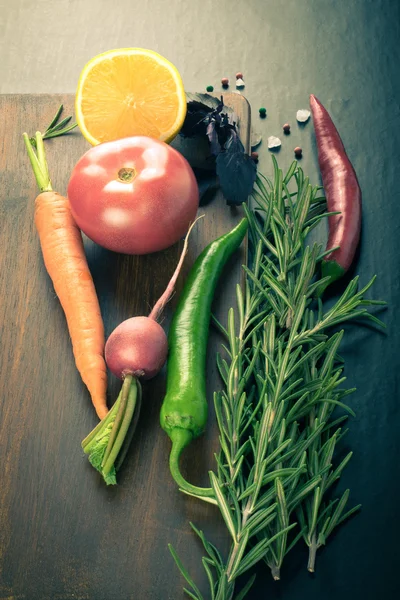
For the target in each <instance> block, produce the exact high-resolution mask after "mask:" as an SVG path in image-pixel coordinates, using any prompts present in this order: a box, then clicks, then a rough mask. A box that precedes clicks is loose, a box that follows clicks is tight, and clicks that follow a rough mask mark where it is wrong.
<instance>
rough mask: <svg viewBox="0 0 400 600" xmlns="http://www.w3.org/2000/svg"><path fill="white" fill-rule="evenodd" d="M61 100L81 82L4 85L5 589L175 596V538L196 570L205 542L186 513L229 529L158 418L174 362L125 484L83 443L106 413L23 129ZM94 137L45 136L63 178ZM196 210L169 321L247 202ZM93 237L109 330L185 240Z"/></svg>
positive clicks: (124, 474) (112, 386)
mask: <svg viewBox="0 0 400 600" xmlns="http://www.w3.org/2000/svg"><path fill="white" fill-rule="evenodd" d="M225 102H226V103H227V104H228V105H230V106H232V108H234V110H235V112H236V113H237V115H238V117H239V127H240V133H241V137H242V140H243V143H244V145H245V146H246V147H247V148H249V141H250V137H249V134H250V130H249V127H250V110H249V105H248V103H247V102H246V100H245V99H244V98H243V97H242V96H240V95H237V94H227V95H226V96H225ZM60 103H63V104H64V106H65V114H71V112H72V110H73V96H72V95H64V96H55V95H46V94H44V95H36V96H35V95H29V94H27V95H8V96H7V95H6V96H2V97H0V115H1V123H0V130H1V129H2V127H5V125H6V123H7V129H8V130H9V131H12V132H13V135H12V136H10V137H7V138H6V139H4V140H3V148H2V152H1V155H0V170H1V172H2V174H3V182H2V193H1V203H0V215H1V221H0V236H1V244H2V248H3V251H2V252H1V255H0V273H1V278H0V297H1V298H2V306H1V313H0V331H1V345H2V352H1V354H0V397H1V398H2V404H1V409H0V410H1V412H0V444H1V446H0V447H1V452H0V457H1V464H2V465H3V472H2V477H1V486H0V574H1V578H0V598H1V599H5V598H9V599H11V598H12V599H15V600H20V599H26V600H58V599H60V600H61V599H63V600H66V599H74V600H84V599H88V600H114V599H115V600H117V599H118V600H120V599H123V600H125V599H128V598H129V599H131V598H132V599H139V598H149V599H150V598H154V599H158V598H171V599H176V598H180V597H181V596H182V591H181V590H182V581H181V578H180V576H179V573H178V571H177V570H175V566H174V563H173V559H172V557H171V555H170V553H169V551H168V548H167V544H168V543H169V542H171V543H172V544H173V545H174V546H175V548H176V550H177V551H178V552H179V553H180V554H182V555H183V556H184V557H185V563H186V564H187V567H188V568H189V569H190V570H191V571H192V572H195V573H196V572H199V576H200V578H201V577H202V573H201V550H200V547H199V546H198V545H197V544H196V543H194V540H193V539H191V538H192V536H193V532H192V531H191V529H190V527H189V524H188V522H189V520H192V521H194V522H196V523H198V524H199V526H201V527H202V528H203V529H204V530H205V531H208V532H209V533H212V537H213V539H214V540H215V542H216V543H217V544H218V545H219V546H220V547H222V548H224V547H225V545H226V542H227V538H226V533H225V530H224V526H223V525H222V523H221V520H220V517H219V513H218V512H217V510H216V509H215V508H214V507H213V506H211V505H209V504H206V503H202V502H201V501H198V500H195V499H191V498H190V497H188V496H184V495H183V494H182V493H180V492H179V491H178V489H177V486H176V484H175V483H174V482H173V480H172V478H171V476H170V474H169V469H168V454H169V449H170V440H169V438H168V437H167V436H166V434H165V433H164V432H163V431H162V430H161V428H160V425H159V411H160V406H161V402H162V399H163V395H164V390H165V368H164V369H163V371H162V373H161V374H160V375H158V376H157V377H156V378H155V379H154V380H152V381H149V382H146V383H144V386H143V405H142V411H141V415H140V420H139V425H138V428H137V431H136V434H135V438H134V442H133V444H132V446H131V449H130V451H129V454H128V457H127V459H126V461H125V465H124V466H123V468H122V469H121V471H120V473H119V477H118V479H119V485H118V486H116V487H114V486H112V487H107V486H106V485H105V484H104V483H103V482H102V480H101V478H100V476H99V474H98V473H97V472H96V471H95V470H94V469H93V468H92V467H91V466H90V464H89V462H88V460H87V458H86V457H85V455H84V453H83V451H82V449H81V447H80V443H81V440H82V439H83V437H85V436H86V435H87V433H89V431H91V429H92V428H93V427H94V425H95V424H96V423H97V417H96V415H95V412H94V410H93V408H92V406H91V403H90V399H89V395H88V393H87V391H86V388H85V386H84V384H83V383H82V382H81V379H80V376H79V374H78V372H77V370H76V368H75V365H74V360H73V355H72V350H71V344H70V340H69V335H68V331H67V327H66V323H65V319H64V315H63V312H62V309H61V306H60V304H59V302H58V299H57V297H56V296H55V293H54V290H53V287H52V284H51V280H50V278H49V277H48V275H47V273H46V271H45V268H44V265H43V261H42V256H41V252H40V247H39V241H38V236H37V234H36V230H35V226H34V223H33V210H34V198H35V196H36V193H37V192H36V183H35V180H34V177H33V173H32V172H31V170H30V167H29V161H28V158H27V155H26V153H25V149H24V143H23V139H22V132H23V131H25V130H26V129H28V130H30V132H31V133H32V132H34V131H35V130H36V129H37V128H43V126H44V125H46V124H47V123H49V122H50V120H51V118H52V116H53V114H54V113H55V111H56V109H57V108H58V106H59V104H60ZM174 145H175V146H176V147H179V148H180V150H181V151H182V152H183V153H184V154H186V156H187V157H188V158H190V159H191V160H192V162H195V159H196V155H198V148H197V146H198V144H197V143H196V144H194V145H193V144H191V143H190V142H189V143H184V142H182V139H177V140H176V141H174ZM88 148H89V146H88V144H87V142H86V141H85V140H84V139H83V137H82V136H81V135H80V134H79V133H78V132H75V133H73V134H71V135H70V136H68V137H64V138H59V139H56V140H51V141H49V142H46V150H47V156H48V163H49V170H50V174H51V177H52V183H53V188H54V189H56V190H58V191H60V193H65V190H66V186H67V182H68V178H69V174H70V172H71V170H72V168H73V166H74V164H75V162H76V161H77V160H78V158H79V157H80V156H81V155H82V154H83V152H84V151H85V150H87V149H88ZM199 214H204V215H205V218H204V219H202V220H201V221H199V223H198V225H197V226H196V227H195V229H194V230H193V232H192V235H191V238H190V244H189V252H188V255H187V257H186V260H185V264H184V268H183V272H182V275H181V277H180V279H179V282H178V284H177V288H176V294H175V296H174V297H173V298H172V300H171V301H170V302H169V304H168V305H167V308H166V311H165V315H164V320H163V325H164V326H165V327H166V328H167V327H168V323H169V320H170V317H171V314H172V312H173V310H174V307H175V306H176V302H177V300H178V297H179V293H180V291H181V289H182V283H183V281H184V278H185V276H186V275H187V273H188V270H189V268H190V266H191V265H192V264H193V262H194V260H195V258H196V257H197V255H198V254H199V253H200V251H201V250H202V249H203V248H204V247H205V246H206V245H207V244H208V243H209V242H210V241H211V240H212V239H215V238H216V237H218V236H219V235H222V234H223V233H225V232H227V231H229V229H230V228H231V227H232V226H233V225H234V223H236V222H237V221H238V218H239V216H240V215H241V209H238V208H229V207H228V206H227V205H226V203H225V201H224V198H223V197H222V195H220V194H219V195H217V196H216V198H215V200H214V201H213V202H212V203H210V204H208V205H207V206H204V207H201V208H200V209H199ZM85 248H86V252H87V257H88V261H89V265H90V268H91V270H92V274H93V278H94V282H95V286H96V289H97V292H98V296H99V301H100V306H101V311H102V314H103V318H104V324H105V330H106V335H108V334H109V333H111V331H112V330H113V329H114V327H115V326H116V325H117V324H118V323H119V322H121V321H122V320H124V319H126V318H128V317H130V316H134V315H142V314H143V315H145V314H148V313H149V309H150V307H151V306H152V305H153V304H154V302H155V301H156V300H157V298H158V297H159V296H160V295H161V293H162V291H163V290H164V289H165V287H166V285H167V282H168V281H169V278H170V276H171V275H172V273H173V271H174V269H175V265H176V263H177V260H178V257H179V255H180V251H181V248H182V243H178V244H176V245H175V246H174V247H172V248H170V249H168V250H167V251H165V252H159V253H156V254H152V255H148V256H140V257H134V256H124V255H119V254H116V253H113V252H109V251H106V250H104V249H102V248H100V247H98V246H97V245H95V244H94V243H92V242H90V241H89V240H87V239H85ZM11 249H12V250H11ZM4 250H5V251H4ZM244 257H245V246H243V248H242V249H241V250H240V251H239V252H237V253H236V255H235V256H234V257H233V259H232V260H231V262H230V263H229V264H228V265H227V267H226V270H225V274H224V276H223V278H222V279H221V284H220V286H219V289H218V291H217V294H216V302H215V307H214V309H215V312H216V313H217V314H218V316H219V318H221V319H222V320H223V321H225V322H226V316H227V311H228V308H229V306H231V304H232V302H233V299H234V286H235V285H236V281H239V279H240V273H241V266H240V265H241V264H242V262H244ZM219 342H221V340H220V339H218V336H217V334H216V333H214V334H211V337H210V347H209V349H210V351H209V359H208V371H207V384H208V392H209V397H210V398H212V392H213V390H215V389H217V387H218V386H219V385H220V384H219V379H218V376H217V373H216V365H215V351H216V349H217V347H218V343H219ZM119 388H120V382H119V380H117V379H116V378H115V377H114V376H112V375H110V376H109V401H110V402H113V401H114V400H115V398H116V396H117V393H118V391H119ZM211 404H212V402H210V405H211ZM211 413H212V409H211V406H210V418H209V427H208V429H207V432H206V434H205V435H203V436H202V437H201V438H200V439H198V440H196V441H195V442H194V443H193V444H192V445H191V446H190V447H189V448H188V449H187V451H186V452H185V454H184V461H183V470H184V472H185V473H186V474H187V476H188V478H189V480H190V481H192V482H193V483H197V484H204V485H207V484H208V476H207V472H208V470H209V469H210V468H212V466H213V452H215V451H216V450H217V438H216V435H215V433H216V430H215V424H214V421H215V420H214V418H213V417H212V414H211ZM160 564H162V565H163V568H162V569H161V568H159V565H160Z"/></svg>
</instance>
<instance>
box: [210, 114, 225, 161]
mask: <svg viewBox="0 0 400 600" xmlns="http://www.w3.org/2000/svg"><path fill="white" fill-rule="evenodd" d="M206 133H207V137H208V141H209V142H210V151H211V154H214V156H217V155H218V154H219V153H220V152H221V150H222V148H221V145H220V143H219V139H218V131H217V127H216V122H215V120H214V119H213V120H212V121H210V122H209V123H208V125H207V132H206Z"/></svg>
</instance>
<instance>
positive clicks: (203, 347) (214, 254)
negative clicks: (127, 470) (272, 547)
mask: <svg viewBox="0 0 400 600" xmlns="http://www.w3.org/2000/svg"><path fill="white" fill-rule="evenodd" d="M247 227H248V221H247V219H245V218H244V219H242V220H241V221H240V223H239V224H238V225H237V226H236V227H235V228H234V229H233V230H232V231H230V232H229V233H227V234H225V235H223V236H221V237H219V238H218V239H216V240H214V241H213V242H211V244H209V245H208V246H207V247H206V248H205V249H204V250H203V252H202V253H201V254H200V255H199V257H198V258H197V260H196V261H195V263H194V265H193V267H192V269H191V271H190V273H189V275H188V278H187V280H186V283H185V286H184V289H183V291H182V294H181V296H180V299H179V302H178V306H177V308H176V311H175V314H174V316H173V319H172V322H171V326H170V328H169V335H168V344H169V357H168V366H167V392H166V396H165V398H164V402H163V405H162V407H161V416H160V421H161V427H162V428H163V429H164V431H166V432H167V434H168V435H169V437H170V438H171V441H172V449H171V454H170V461H169V465H170V470H171V474H172V476H173V478H174V479H175V481H176V482H177V483H178V485H179V487H180V488H181V489H182V490H183V491H186V492H188V493H190V494H195V495H197V496H210V497H211V496H213V491H212V489H211V488H199V487H196V486H193V485H191V484H190V483H188V482H187V481H186V480H185V479H184V478H183V476H182V475H181V473H180V470H179V457H180V455H181V452H182V450H183V449H184V448H185V447H186V446H187V445H188V444H189V443H190V442H191V440H192V439H194V438H196V437H198V436H199V435H200V434H201V433H203V431H204V429H205V426H206V422H207V395H206V354H207V342H208V331H209V326H210V319H211V304H212V300H213V296H214V291H215V288H216V285H217V283H218V279H219V276H220V274H221V271H222V269H223V267H224V265H225V264H226V262H227V260H228V259H229V257H230V256H231V255H232V254H233V252H234V251H235V250H237V248H239V246H240V244H241V243H242V241H243V238H244V236H245V234H246V231H247Z"/></svg>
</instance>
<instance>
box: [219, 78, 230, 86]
mask: <svg viewBox="0 0 400 600" xmlns="http://www.w3.org/2000/svg"><path fill="white" fill-rule="evenodd" d="M221 83H222V86H223V87H228V85H229V79H228V78H227V77H223V78H222V79H221Z"/></svg>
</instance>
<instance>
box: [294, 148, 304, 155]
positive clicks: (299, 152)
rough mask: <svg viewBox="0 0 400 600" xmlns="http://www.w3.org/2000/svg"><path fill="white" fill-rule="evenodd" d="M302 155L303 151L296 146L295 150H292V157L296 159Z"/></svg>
mask: <svg viewBox="0 0 400 600" xmlns="http://www.w3.org/2000/svg"><path fill="white" fill-rule="evenodd" d="M302 154H303V150H302V149H301V148H300V146H296V148H295V149H294V155H295V156H296V157H297V158H301V156H302Z"/></svg>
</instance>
